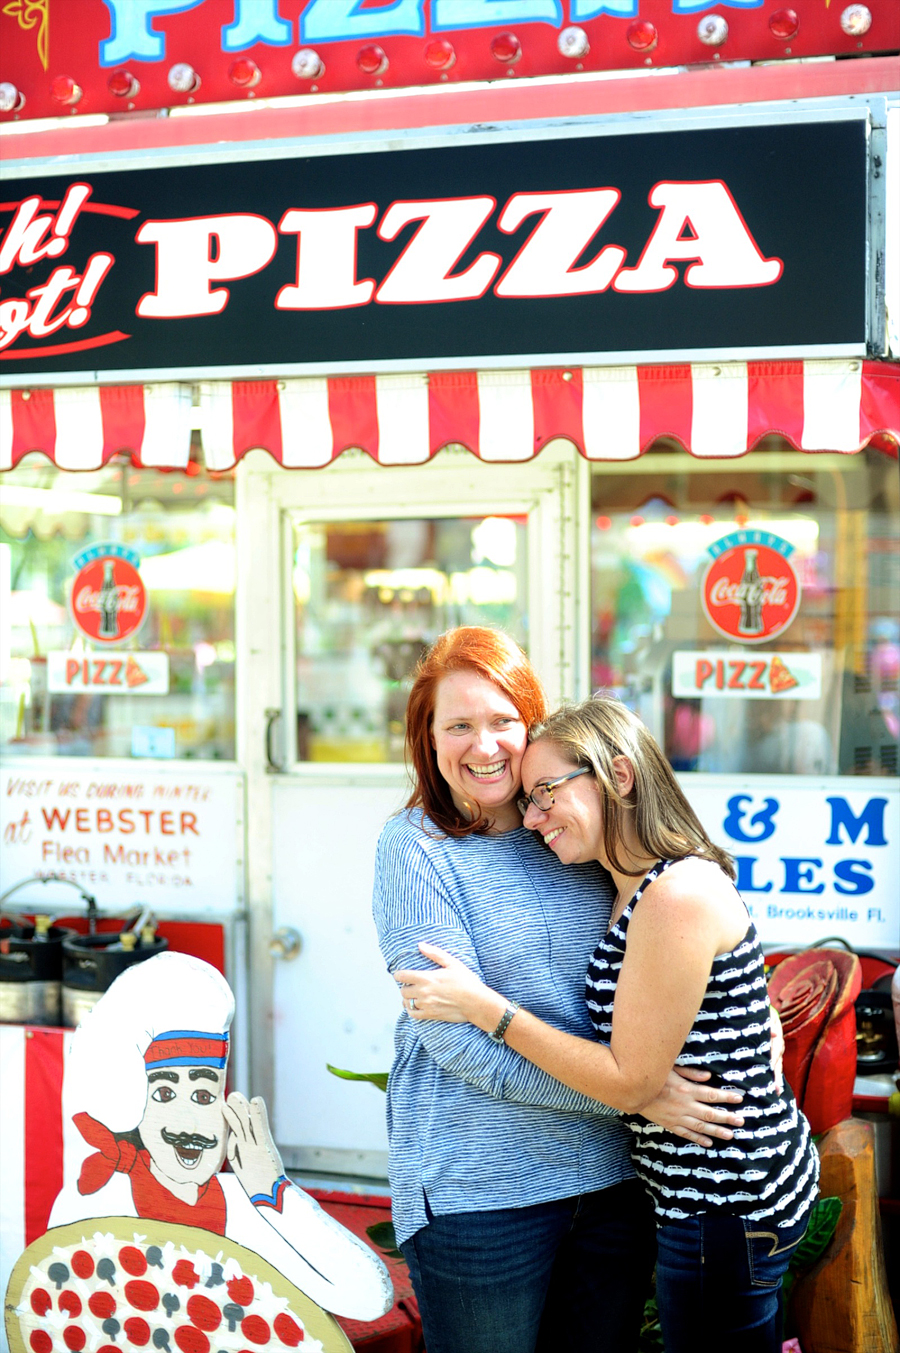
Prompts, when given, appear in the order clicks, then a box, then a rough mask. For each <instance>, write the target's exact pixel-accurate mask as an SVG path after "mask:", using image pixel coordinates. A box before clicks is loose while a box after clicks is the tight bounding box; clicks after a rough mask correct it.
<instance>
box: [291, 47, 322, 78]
mask: <svg viewBox="0 0 900 1353" xmlns="http://www.w3.org/2000/svg"><path fill="white" fill-rule="evenodd" d="M291 70H292V71H293V72H294V74H295V75H296V77H297V79H298V80H318V78H319V76H320V75H324V74H325V67H324V65H323V64H322V58H321V57H320V56H319V53H318V52H316V51H314V50H313V49H312V47H301V48H300V50H299V52H295V53H294V55H293V56H292V57H291Z"/></svg>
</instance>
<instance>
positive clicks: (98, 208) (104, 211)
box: [0, 197, 141, 221]
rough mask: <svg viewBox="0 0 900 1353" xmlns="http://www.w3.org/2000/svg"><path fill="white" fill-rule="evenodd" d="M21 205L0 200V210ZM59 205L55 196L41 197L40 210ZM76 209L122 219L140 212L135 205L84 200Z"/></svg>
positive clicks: (12, 209) (127, 218) (129, 217)
mask: <svg viewBox="0 0 900 1353" xmlns="http://www.w3.org/2000/svg"><path fill="white" fill-rule="evenodd" d="M21 205H22V203H21V201H19V202H0V211H15V210H16V208H17V207H20V206H21ZM59 205H60V199H59V198H57V199H56V201H51V200H50V199H49V198H47V197H42V198H41V210H42V211H43V209H44V207H50V208H52V209H53V210H55V209H56V208H57V207H58V206H59ZM78 210H79V213H80V212H82V211H92V212H93V213H94V215H95V216H119V217H121V219H122V220H123V221H130V220H131V219H132V218H133V217H135V216H140V214H141V213H140V211H139V210H138V208H137V207H111V206H108V205H107V204H106V203H105V202H85V203H84V205H83V206H81V207H79V209H78Z"/></svg>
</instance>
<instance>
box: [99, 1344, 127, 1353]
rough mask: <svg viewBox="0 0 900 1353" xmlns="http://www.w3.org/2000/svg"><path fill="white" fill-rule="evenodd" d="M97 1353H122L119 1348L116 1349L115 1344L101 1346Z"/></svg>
mask: <svg viewBox="0 0 900 1353" xmlns="http://www.w3.org/2000/svg"><path fill="white" fill-rule="evenodd" d="M97 1353H122V1350H121V1348H116V1346H115V1344H101V1345H100V1347H99V1348H98V1349H97Z"/></svg>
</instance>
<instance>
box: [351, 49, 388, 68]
mask: <svg viewBox="0 0 900 1353" xmlns="http://www.w3.org/2000/svg"><path fill="white" fill-rule="evenodd" d="M356 64H357V66H359V68H360V70H361V71H364V72H365V74H366V75H381V74H383V72H384V71H386V70H387V68H388V59H387V53H386V52H385V50H384V48H383V47H379V46H377V45H376V44H374V43H373V44H372V45H371V46H369V47H362V48H360V50H359V52H358V54H357V57H356Z"/></svg>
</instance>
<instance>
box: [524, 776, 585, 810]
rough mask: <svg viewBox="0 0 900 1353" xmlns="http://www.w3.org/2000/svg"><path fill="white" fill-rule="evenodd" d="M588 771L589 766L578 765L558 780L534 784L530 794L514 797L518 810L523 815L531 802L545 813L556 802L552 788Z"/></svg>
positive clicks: (556, 787)
mask: <svg viewBox="0 0 900 1353" xmlns="http://www.w3.org/2000/svg"><path fill="white" fill-rule="evenodd" d="M590 771H591V768H590V766H579V767H578V769H577V770H570V771H569V773H568V775H561V776H560V777H559V779H558V780H548V781H547V783H546V784H543V785H535V787H534V789H533V790H532V791H531V793H530V794H523V795H522V797H521V798H520V799H516V805H517V806H518V809H519V812H520V813H521V814H522V816H523V817H524V816H525V814H526V813H527V812H528V805H529V804H530V803H533V804H534V806H535V808H538V809H540V811H541V812H542V813H546V812H547V811H548V809H550V808H552V807H553V805H554V803H555V802H556V800H555V799H554V797H553V791H554V789H558V788H559V786H560V785H564V784H565V783H566V781H567V780H574V779H575V778H576V776H578V775H589V774H590Z"/></svg>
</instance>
